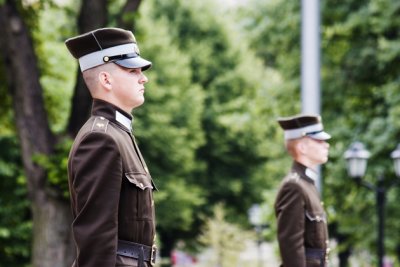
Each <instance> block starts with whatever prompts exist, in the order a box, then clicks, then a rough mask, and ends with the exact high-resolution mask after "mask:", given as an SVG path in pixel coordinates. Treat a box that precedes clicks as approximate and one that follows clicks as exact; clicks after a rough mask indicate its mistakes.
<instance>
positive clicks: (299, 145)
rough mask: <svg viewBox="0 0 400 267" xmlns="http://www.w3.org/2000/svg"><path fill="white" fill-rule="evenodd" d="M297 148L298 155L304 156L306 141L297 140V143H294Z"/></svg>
mask: <svg viewBox="0 0 400 267" xmlns="http://www.w3.org/2000/svg"><path fill="white" fill-rule="evenodd" d="M296 146H297V151H298V152H299V153H300V154H306V152H307V140H306V139H305V138H302V139H301V140H299V142H297V143H296Z"/></svg>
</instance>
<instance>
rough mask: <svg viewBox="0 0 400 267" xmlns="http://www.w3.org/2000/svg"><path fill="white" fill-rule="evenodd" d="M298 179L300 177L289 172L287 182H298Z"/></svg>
mask: <svg viewBox="0 0 400 267" xmlns="http://www.w3.org/2000/svg"><path fill="white" fill-rule="evenodd" d="M299 179H300V176H299V174H298V173H297V172H291V173H289V174H288V176H287V181H292V182H296V183H297V182H298V181H299Z"/></svg>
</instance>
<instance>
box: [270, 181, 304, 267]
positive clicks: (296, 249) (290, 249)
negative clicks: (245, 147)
mask: <svg viewBox="0 0 400 267" xmlns="http://www.w3.org/2000/svg"><path fill="white" fill-rule="evenodd" d="M275 212H276V218H277V227H278V229H277V231H278V242H279V248H280V253H281V257H282V261H283V266H284V267H305V266H306V259H305V248H304V227H305V222H304V199H303V197H302V193H301V189H300V187H299V186H298V185H297V183H294V182H287V183H285V184H284V185H283V186H282V188H281V190H280V191H279V193H278V196H277V200H276V203H275Z"/></svg>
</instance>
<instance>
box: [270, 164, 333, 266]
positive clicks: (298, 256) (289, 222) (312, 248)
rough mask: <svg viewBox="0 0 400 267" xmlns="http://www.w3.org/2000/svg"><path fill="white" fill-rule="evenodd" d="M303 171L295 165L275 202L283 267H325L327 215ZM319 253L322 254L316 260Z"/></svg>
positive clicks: (311, 180) (327, 250)
mask: <svg viewBox="0 0 400 267" xmlns="http://www.w3.org/2000/svg"><path fill="white" fill-rule="evenodd" d="M306 171H307V168H306V167H305V166H303V165H301V164H300V163H298V162H294V163H293V166H292V169H291V172H290V173H289V174H288V175H287V176H286V177H285V178H284V180H283V183H282V185H281V187H280V189H279V192H278V195H277V198H276V202H275V215H276V218H277V226H278V229H277V230H278V242H279V248H280V253H281V258H282V262H283V264H282V266H284V267H317V266H318V267H320V266H325V265H324V264H325V261H326V257H327V255H326V254H327V252H329V248H328V229H327V221H326V215H325V212H324V209H323V207H322V204H321V201H320V197H319V193H318V191H317V188H316V187H315V185H314V180H313V179H311V178H310V177H308V176H307V175H306ZM306 251H307V253H306ZM320 251H321V252H322V253H323V254H322V256H321V259H318V255H321V253H319V252H320ZM306 254H307V256H306ZM321 263H322V265H321Z"/></svg>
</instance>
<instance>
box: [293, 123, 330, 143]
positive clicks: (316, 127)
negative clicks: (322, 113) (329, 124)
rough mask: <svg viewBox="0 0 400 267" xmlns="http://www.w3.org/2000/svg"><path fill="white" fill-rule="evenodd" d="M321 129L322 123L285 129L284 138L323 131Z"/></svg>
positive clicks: (294, 137)
mask: <svg viewBox="0 0 400 267" xmlns="http://www.w3.org/2000/svg"><path fill="white" fill-rule="evenodd" d="M323 129H324V128H323V126H322V123H317V124H313V125H309V126H306V127H303V128H297V129H292V130H285V139H286V140H288V139H297V138H300V137H303V136H305V135H307V134H308V133H313V132H319V131H323Z"/></svg>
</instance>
